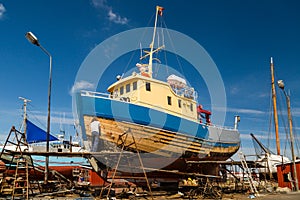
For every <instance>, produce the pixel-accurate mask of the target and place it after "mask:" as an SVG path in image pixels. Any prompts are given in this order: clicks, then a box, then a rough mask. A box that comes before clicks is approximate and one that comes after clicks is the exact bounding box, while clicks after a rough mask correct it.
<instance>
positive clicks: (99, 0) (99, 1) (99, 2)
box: [92, 0, 108, 9]
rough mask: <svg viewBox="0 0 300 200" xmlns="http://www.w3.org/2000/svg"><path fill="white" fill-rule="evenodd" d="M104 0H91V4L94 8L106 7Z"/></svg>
mask: <svg viewBox="0 0 300 200" xmlns="http://www.w3.org/2000/svg"><path fill="white" fill-rule="evenodd" d="M106 3H107V2H106V0H92V4H93V6H94V7H96V8H105V9H107V8H108V6H107V5H106Z"/></svg>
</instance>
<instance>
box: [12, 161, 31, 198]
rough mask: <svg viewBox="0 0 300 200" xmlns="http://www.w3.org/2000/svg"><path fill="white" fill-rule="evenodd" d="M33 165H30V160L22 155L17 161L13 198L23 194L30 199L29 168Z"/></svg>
mask: <svg viewBox="0 0 300 200" xmlns="http://www.w3.org/2000/svg"><path fill="white" fill-rule="evenodd" d="M31 168H32V167H31V166H29V165H28V161H27V160H26V159H25V158H23V157H21V158H19V159H18V161H17V165H16V170H15V179H14V183H13V190H12V199H15V197H18V196H23V197H25V198H26V199H29V185H30V183H29V169H31Z"/></svg>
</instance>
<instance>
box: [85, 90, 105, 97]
mask: <svg viewBox="0 0 300 200" xmlns="http://www.w3.org/2000/svg"><path fill="white" fill-rule="evenodd" d="M80 95H81V96H88V97H96V98H97V97H101V98H103V97H104V98H111V94H109V93H102V92H94V91H87V90H81V91H80Z"/></svg>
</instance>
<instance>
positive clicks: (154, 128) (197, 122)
mask: <svg viewBox="0 0 300 200" xmlns="http://www.w3.org/2000/svg"><path fill="white" fill-rule="evenodd" d="M162 11H163V8H162V7H160V6H157V7H156V15H155V23H154V28H153V37H152V38H153V39H152V41H151V43H150V48H149V49H147V50H144V53H145V54H144V55H142V56H141V57H140V61H139V63H137V64H136V71H134V72H133V73H132V74H131V75H128V76H126V77H123V76H118V77H117V81H116V82H114V83H113V84H111V85H110V86H109V87H108V89H107V91H108V93H107V94H104V93H100V92H94V91H86V90H82V91H80V92H78V93H76V112H77V115H78V119H79V124H80V129H81V133H82V136H83V139H84V140H85V142H86V143H89V142H90V141H92V133H91V126H90V124H91V122H92V120H93V119H94V118H96V120H98V121H99V122H100V125H101V131H100V132H101V133H100V136H99V139H100V142H99V149H98V151H97V153H95V155H94V157H95V158H96V160H97V161H98V164H100V165H101V166H107V165H110V166H109V167H114V165H115V164H116V163H117V160H118V159H117V157H116V156H114V155H116V153H117V152H123V151H125V150H126V153H127V155H128V157H127V159H128V158H129V160H130V161H131V162H133V163H135V164H140V162H139V159H137V158H136V159H134V158H133V157H134V153H137V152H139V153H140V154H141V157H142V161H143V167H144V168H147V169H167V170H177V171H187V170H191V171H196V170H197V171H198V172H202V173H205V174H216V173H217V172H216V170H215V168H214V167H212V164H208V165H207V166H206V168H205V169H204V168H203V167H199V166H198V167H190V165H189V164H188V163H189V161H224V160H227V159H228V158H230V157H231V156H232V155H233V154H234V153H236V152H237V151H238V149H239V147H240V134H239V132H238V130H237V124H238V122H239V117H238V116H236V118H235V126H234V127H233V128H225V127H221V126H217V125H215V124H214V123H213V122H212V121H211V115H212V113H211V112H210V111H209V110H205V109H203V107H202V106H201V105H200V104H198V103H197V93H196V91H195V89H194V88H193V87H191V86H189V85H188V84H187V81H186V80H185V79H184V78H182V77H180V76H178V75H174V74H172V75H169V76H168V78H167V80H158V79H156V78H154V77H153V62H154V60H157V59H155V58H154V55H155V54H156V53H158V52H160V51H162V50H163V49H164V45H162V46H160V47H157V48H155V47H154V42H155V40H156V26H157V20H158V17H162ZM145 59H146V60H147V62H146V64H145V63H142V61H144V60H145ZM87 149H88V148H87ZM98 152H100V153H98ZM101 152H102V154H101ZM108 155H109V156H108ZM124 162H125V161H124ZM132 166H134V165H132ZM126 169H127V170H128V167H127V168H124V170H126ZM199 170H200V171H199Z"/></svg>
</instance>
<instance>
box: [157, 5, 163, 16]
mask: <svg viewBox="0 0 300 200" xmlns="http://www.w3.org/2000/svg"><path fill="white" fill-rule="evenodd" d="M156 9H157V12H158V14H159V15H160V16H162V14H163V13H162V12H163V10H164V8H163V7H161V6H157V7H156Z"/></svg>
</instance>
